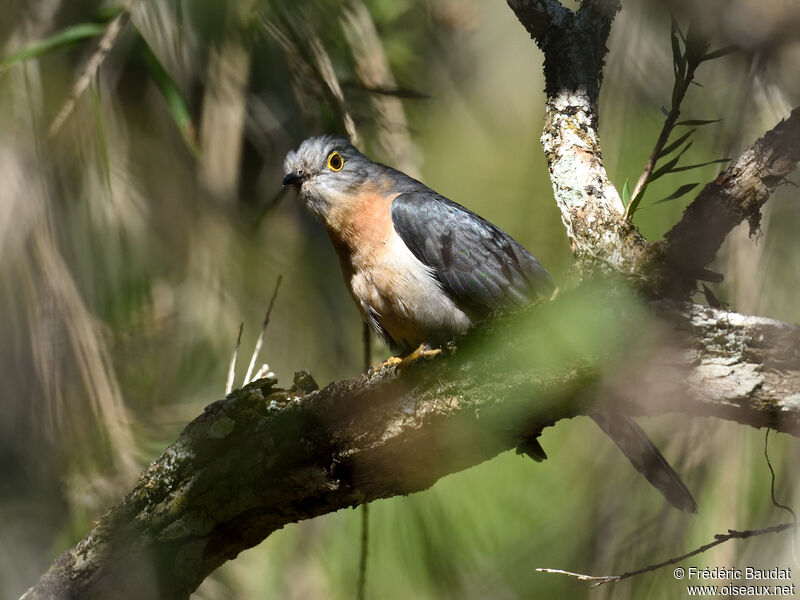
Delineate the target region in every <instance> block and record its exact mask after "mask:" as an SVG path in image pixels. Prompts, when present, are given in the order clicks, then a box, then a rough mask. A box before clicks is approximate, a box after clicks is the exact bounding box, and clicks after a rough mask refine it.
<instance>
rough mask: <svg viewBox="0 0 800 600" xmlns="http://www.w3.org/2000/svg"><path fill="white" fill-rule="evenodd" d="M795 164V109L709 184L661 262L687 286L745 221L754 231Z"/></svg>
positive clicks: (668, 239)
mask: <svg viewBox="0 0 800 600" xmlns="http://www.w3.org/2000/svg"><path fill="white" fill-rule="evenodd" d="M798 161H800V107H797V108H795V109H794V110H792V112H791V114H790V115H789V117H788V118H787V119H785V120H783V121H781V122H780V123H778V124H777V125H776V126H775V127H774V128H773V129H772V130H770V131H769V132H767V134H766V135H765V136H764V137H762V138H761V139H759V140H757V141H756V142H754V143H753V144H752V145H751V146H749V147H748V148H747V149H746V150H745V151H744V152H742V154H741V155H740V156H739V157H738V158H737V159H736V160H735V161H734V162H733V163H731V164H730V166H728V168H727V169H725V170H724V171H723V172H722V173H721V174H720V175H719V177H717V178H716V179H715V180H714V181H712V182H711V183H709V184H708V185H707V186H706V187H705V188H704V189H703V191H702V192H700V194H699V195H698V196H697V198H696V199H695V200H694V202H692V203H691V204H690V205H689V207H688V208H687V209H686V211H685V212H684V214H683V218H682V219H681V220H680V221H679V222H678V223H677V224H676V225H675V226H674V227H673V228H672V229H671V230H670V231H669V232H668V233H667V234H666V236H665V245H664V247H663V248H661V251H662V252H663V256H664V259H665V261H666V262H667V263H668V264H669V265H670V266H671V267H672V268H674V269H676V270H679V271H680V272H682V273H684V274H686V275H687V277H689V278H690V279H691V278H692V277H694V278H693V279H692V280H691V285H692V287H693V286H694V279H696V274H697V272H698V271H700V270H702V269H703V268H704V267H706V266H707V265H708V264H709V263H711V261H712V260H714V257H715V256H716V255H717V251H718V250H719V248H720V246H721V245H722V242H723V241H724V240H725V237H726V236H727V235H728V233H730V231H731V230H732V229H733V228H734V227H736V226H737V225H739V223H741V222H742V221H744V220H747V222H748V223H749V224H750V235H753V234H755V233H756V232H757V231H758V228H759V224H760V222H761V207H762V206H763V205H764V203H765V202H766V201H767V200H768V199H769V197H770V195H771V194H772V192H773V191H774V190H775V188H776V187H777V186H778V184H780V183H781V182H782V181H783V180H784V178H785V177H786V176H787V175H789V174H790V173H791V172H792V171H793V170H794V169H795V167H796V166H797V163H798Z"/></svg>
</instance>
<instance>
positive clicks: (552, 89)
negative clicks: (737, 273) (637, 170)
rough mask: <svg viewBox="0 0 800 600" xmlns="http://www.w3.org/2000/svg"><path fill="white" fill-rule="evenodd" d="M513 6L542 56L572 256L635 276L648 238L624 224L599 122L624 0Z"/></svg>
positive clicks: (559, 197) (551, 151)
mask: <svg viewBox="0 0 800 600" xmlns="http://www.w3.org/2000/svg"><path fill="white" fill-rule="evenodd" d="M508 4H509V6H510V7H511V8H512V10H514V12H515V14H516V15H517V18H519V20H520V22H521V23H522V25H523V26H524V27H525V28H526V29H527V30H528V32H529V33H530V34H531V36H532V37H533V39H534V40H535V41H536V44H537V45H538V46H539V48H541V50H542V52H543V53H544V74H545V91H546V93H547V103H546V106H545V108H546V116H545V124H544V132H543V133H542V145H543V146H544V152H545V156H546V158H547V164H548V167H549V170H550V178H551V180H552V182H553V192H554V195H555V199H556V202H557V204H558V207H559V209H560V210H561V220H562V221H563V222H564V226H565V227H566V229H567V235H568V236H569V238H570V243H571V246H572V252H573V254H575V256H576V257H577V258H580V259H588V261H589V263H591V264H596V263H597V262H599V263H601V264H603V265H604V266H610V267H612V268H613V269H614V270H617V271H619V272H622V273H626V274H634V273H635V271H636V265H637V264H638V261H639V256H640V254H641V251H642V250H643V249H644V247H645V241H644V239H643V238H642V237H641V235H639V233H638V231H637V230H636V229H635V228H634V227H633V226H632V225H631V224H630V223H629V222H628V221H626V220H625V219H624V217H623V212H624V211H623V206H622V201H621V200H620V198H619V194H618V193H617V190H616V189H615V188H614V186H613V184H612V183H611V181H610V180H609V179H608V175H607V173H606V170H605V167H604V166H603V158H602V153H601V151H600V142H599V135H598V117H597V115H598V109H597V106H598V104H597V102H598V96H599V93H600V84H601V82H602V79H603V64H604V61H605V55H606V52H607V48H606V41H607V40H608V35H609V32H610V30H611V23H612V22H613V20H614V16H615V15H616V13H617V11H618V10H619V7H620V5H619V2H618V1H614V0H591V1H590V0H586V1H585V2H584V3H583V5H582V6H581V9H580V10H579V11H577V12H572V11H569V10H567V9H565V8H564V7H563V6H561V4H560V3H558V2H554V1H551V2H541V1H539V2H518V1H516V0H508Z"/></svg>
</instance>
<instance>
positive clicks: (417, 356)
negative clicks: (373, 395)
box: [370, 344, 442, 373]
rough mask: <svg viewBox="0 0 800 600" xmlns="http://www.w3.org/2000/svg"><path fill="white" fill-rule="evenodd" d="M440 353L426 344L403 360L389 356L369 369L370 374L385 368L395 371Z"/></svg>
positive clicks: (438, 349) (439, 350) (437, 349)
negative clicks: (392, 368)
mask: <svg viewBox="0 0 800 600" xmlns="http://www.w3.org/2000/svg"><path fill="white" fill-rule="evenodd" d="M441 352H442V350H441V348H430V347H428V346H427V345H426V344H422V345H421V346H420V347H419V348H417V349H416V350H414V351H413V352H412V353H411V354H409V355H408V356H404V357H403V358H400V357H398V356H390V357H389V358H387V359H386V360H385V361H383V362H382V363H378V364H377V365H375V366H374V367H372V369H370V372H372V373H376V372H378V371H381V370H383V369H384V368H387V367H395V368H397V369H402V368H404V367H407V366H409V365H411V364H412V363H414V362H416V361H418V360H421V359H425V358H432V357H434V356H437V355H439V354H441Z"/></svg>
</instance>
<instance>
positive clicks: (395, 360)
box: [371, 356, 403, 372]
mask: <svg viewBox="0 0 800 600" xmlns="http://www.w3.org/2000/svg"><path fill="white" fill-rule="evenodd" d="M401 362H403V359H402V358H400V357H398V356H390V357H389V358H387V359H386V360H385V361H383V362H382V363H378V364H377V365H375V366H374V367H372V369H371V371H373V372H374V371H380V370H381V369H383V368H384V367H391V366H393V365H399V364H400V363H401Z"/></svg>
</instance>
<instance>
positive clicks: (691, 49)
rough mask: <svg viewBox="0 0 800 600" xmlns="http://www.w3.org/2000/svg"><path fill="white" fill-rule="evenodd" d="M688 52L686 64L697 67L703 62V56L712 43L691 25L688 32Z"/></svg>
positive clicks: (686, 41)
mask: <svg viewBox="0 0 800 600" xmlns="http://www.w3.org/2000/svg"><path fill="white" fill-rule="evenodd" d="M684 43H685V45H686V52H685V55H684V56H685V58H686V62H687V63H688V64H689V65H693V66H694V67H697V65H699V64H700V63H701V62H702V61H703V58H702V57H703V55H704V54H705V53H706V50H708V47H709V45H710V42H709V41H708V39H707V38H705V37H704V36H703V35H702V34H700V33H698V30H697V27H692V26H691V24H690V25H689V29H688V30H687V31H686V40H685V42H684Z"/></svg>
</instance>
